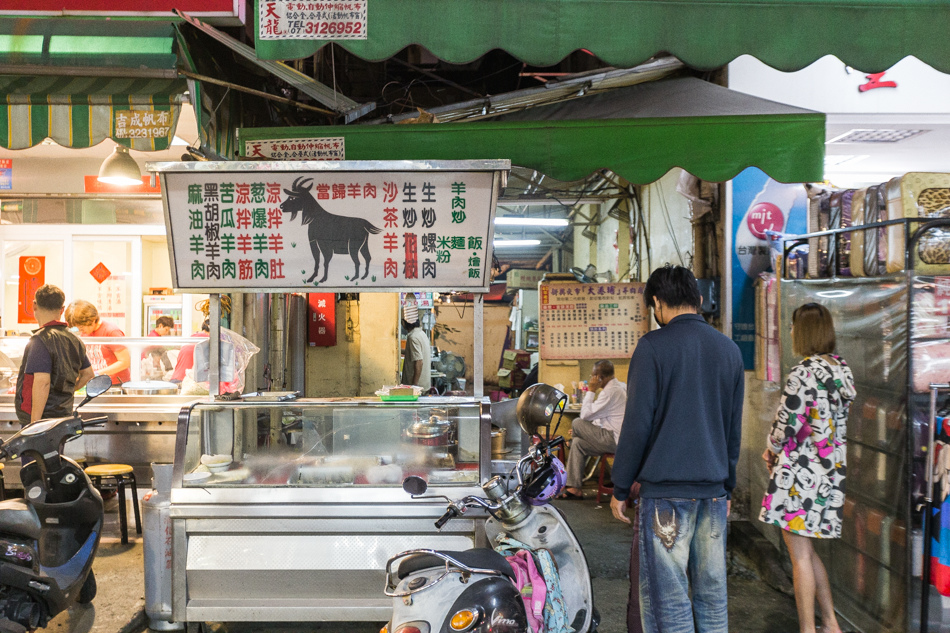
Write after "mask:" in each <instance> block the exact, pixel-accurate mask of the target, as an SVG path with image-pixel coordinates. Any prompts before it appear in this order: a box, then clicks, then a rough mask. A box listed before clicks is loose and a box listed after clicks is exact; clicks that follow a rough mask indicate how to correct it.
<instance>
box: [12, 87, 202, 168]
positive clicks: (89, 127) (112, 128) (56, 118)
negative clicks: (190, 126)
mask: <svg viewBox="0 0 950 633" xmlns="http://www.w3.org/2000/svg"><path fill="white" fill-rule="evenodd" d="M185 90H186V84H185V81H183V80H172V81H169V80H163V79H119V78H102V77H100V78H96V77H67V78H63V77H46V76H40V77H22V76H20V77H17V76H0V98H2V99H3V101H4V103H5V107H0V145H2V146H3V147H5V148H7V149H24V148H27V147H32V146H34V145H36V144H37V143H41V142H43V140H44V139H46V138H51V139H53V140H54V141H55V142H56V143H58V144H59V145H62V146H64V147H73V148H83V147H91V146H93V145H98V144H99V143H101V142H102V141H103V140H105V139H107V138H112V139H113V140H114V141H115V142H116V143H119V144H121V145H125V146H126V147H129V148H131V149H135V150H140V151H156V150H163V149H166V148H167V147H168V146H169V145H170V144H171V141H172V139H173V138H174V135H175V126H176V125H177V124H178V114H179V111H180V109H181V108H180V105H181V102H182V99H183V94H184V92H185ZM127 111H132V112H135V111H139V112H148V111H154V112H156V113H157V114H156V116H158V117H161V118H162V119H167V122H168V134H167V135H166V136H164V137H158V138H135V139H131V138H121V137H120V136H119V135H118V134H117V113H121V112H127Z"/></svg>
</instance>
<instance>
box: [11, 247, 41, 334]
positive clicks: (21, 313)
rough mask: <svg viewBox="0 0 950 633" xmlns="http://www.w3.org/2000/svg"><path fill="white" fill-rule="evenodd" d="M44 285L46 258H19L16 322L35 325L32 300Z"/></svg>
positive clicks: (31, 256)
mask: <svg viewBox="0 0 950 633" xmlns="http://www.w3.org/2000/svg"><path fill="white" fill-rule="evenodd" d="M45 283H46V258H45V257H42V256H35V255H27V256H24V257H21V258H20V279H19V292H18V293H17V322H18V323H36V315H34V314H33V298H34V297H35V296H36V291H37V289H38V288H39V287H40V286H42V285H43V284H45Z"/></svg>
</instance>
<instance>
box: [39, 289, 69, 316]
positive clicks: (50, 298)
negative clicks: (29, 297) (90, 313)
mask: <svg viewBox="0 0 950 633" xmlns="http://www.w3.org/2000/svg"><path fill="white" fill-rule="evenodd" d="M34 298H35V299H36V305H38V306H39V307H41V308H43V309H44V310H62V309H63V306H64V305H66V293H64V292H63V291H62V290H60V289H59V288H57V287H56V286H54V285H53V284H43V285H42V286H40V287H39V288H37V289H36V295H35V296H34Z"/></svg>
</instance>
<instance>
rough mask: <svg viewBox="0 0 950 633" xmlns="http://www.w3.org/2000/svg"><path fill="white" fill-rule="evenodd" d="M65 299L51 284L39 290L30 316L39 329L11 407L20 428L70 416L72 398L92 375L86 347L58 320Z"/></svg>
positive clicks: (27, 352)
mask: <svg viewBox="0 0 950 633" xmlns="http://www.w3.org/2000/svg"><path fill="white" fill-rule="evenodd" d="M65 303H66V295H65V294H64V293H63V291H62V290H60V289H59V288H57V287H56V286H53V285H51V284H45V285H43V286H40V287H39V288H38V289H37V291H36V295H35V297H34V299H33V314H34V316H36V322H37V323H42V325H41V326H40V327H39V328H38V329H36V330H34V331H33V336H32V337H30V340H29V342H28V343H27V344H26V349H25V350H24V353H23V362H22V363H21V364H20V373H19V375H18V376H17V382H16V396H15V397H14V400H13V404H14V409H15V410H16V415H17V419H18V420H19V421H20V423H21V424H31V423H33V422H36V421H37V420H42V419H44V418H62V417H66V416H68V415H71V414H72V411H73V396H74V394H75V392H76V390H77V389H82V388H83V387H84V386H85V385H86V383H87V382H89V381H90V380H91V379H92V377H93V376H94V375H95V374H94V373H93V370H92V364H91V363H90V362H89V358H88V357H87V356H86V347H85V346H84V345H83V344H82V341H80V340H79V338H78V337H77V336H76V335H75V334H73V333H72V332H70V331H69V330H68V329H67V324H66V323H64V322H63V321H61V320H60V319H61V318H62V316H63V305H64V304H65Z"/></svg>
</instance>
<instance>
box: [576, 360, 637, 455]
mask: <svg viewBox="0 0 950 633" xmlns="http://www.w3.org/2000/svg"><path fill="white" fill-rule="evenodd" d="M591 378H592V379H591V380H590V381H589V382H588V387H590V388H591V389H590V391H588V392H587V394H585V395H584V401H583V402H582V403H581V414H580V417H581V419H584V420H587V421H588V422H590V423H592V424H595V425H597V426H599V427H601V428H604V429H607V430H609V431H611V432H612V433H613V434H614V441H615V442H618V441H619V440H620V427H621V426H622V425H623V414H624V410H625V409H626V408H627V385H625V384H624V383H622V382H620V381H619V380H617V379H616V378H614V377H611V378H610V379H607V380H605V379H603V378H600V377H599V376H591ZM594 378H596V380H597V381H596V382H594ZM592 383H593V384H592Z"/></svg>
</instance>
